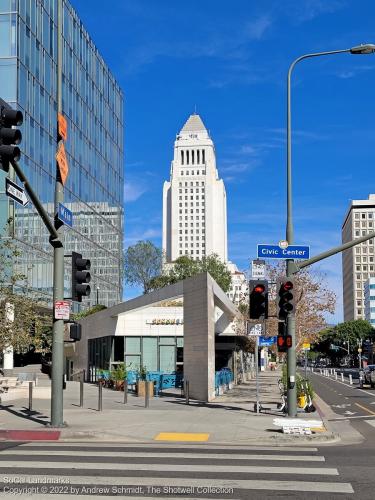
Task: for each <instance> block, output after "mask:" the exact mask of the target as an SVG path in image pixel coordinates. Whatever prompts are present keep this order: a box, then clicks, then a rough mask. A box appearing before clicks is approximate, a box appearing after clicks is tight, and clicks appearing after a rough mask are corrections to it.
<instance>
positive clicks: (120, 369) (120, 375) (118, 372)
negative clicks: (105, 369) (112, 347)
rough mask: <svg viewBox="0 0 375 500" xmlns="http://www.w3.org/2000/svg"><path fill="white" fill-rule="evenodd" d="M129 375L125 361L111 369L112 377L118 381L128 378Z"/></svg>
mask: <svg viewBox="0 0 375 500" xmlns="http://www.w3.org/2000/svg"><path fill="white" fill-rule="evenodd" d="M127 375H128V370H127V368H126V366H125V363H119V364H118V365H117V366H116V368H113V369H112V370H111V379H112V380H114V381H116V382H121V381H124V380H125V379H126V377H127Z"/></svg>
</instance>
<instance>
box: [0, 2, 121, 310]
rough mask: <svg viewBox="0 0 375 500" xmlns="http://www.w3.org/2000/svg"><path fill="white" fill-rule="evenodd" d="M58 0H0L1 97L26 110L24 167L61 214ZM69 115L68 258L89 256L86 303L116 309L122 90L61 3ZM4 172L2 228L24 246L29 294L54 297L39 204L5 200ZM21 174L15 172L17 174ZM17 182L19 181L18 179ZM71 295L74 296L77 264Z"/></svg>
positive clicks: (1, 182) (1, 175) (47, 201)
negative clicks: (56, 190)
mask: <svg viewBox="0 0 375 500" xmlns="http://www.w3.org/2000/svg"><path fill="white" fill-rule="evenodd" d="M56 63H57V0H0V97H2V98H3V99H4V100H5V101H7V102H9V103H10V104H11V105H12V106H14V107H17V108H19V109H21V110H22V112H23V114H24V123H23V125H22V126H21V127H20V129H21V131H22V134H23V140H22V144H21V150H22V158H21V162H20V163H21V166H22V168H23V169H24V171H25V173H26V175H27V177H28V178H29V180H30V183H31V185H32V186H33V188H34V190H35V191H36V193H37V194H38V196H39V197H40V199H41V200H42V202H43V203H44V205H45V208H46V209H47V210H48V213H49V214H50V216H51V217H53V216H54V206H53V200H54V185H55V172H56V163H55V154H56V133H57V131H56V128H57V100H56V79H57V78H56V77H57V67H56ZM62 83H63V113H64V115H65V117H66V119H67V122H68V139H67V141H66V143H65V146H66V151H67V159H68V163H69V176H68V179H67V182H66V185H65V203H64V204H65V205H66V206H67V207H68V208H69V209H70V210H72V211H73V227H72V228H67V227H66V228H65V229H64V240H65V245H64V246H65V254H69V253H71V251H72V250H75V251H78V252H80V253H82V254H83V256H84V257H87V258H90V259H91V275H92V280H91V296H90V298H89V299H86V300H84V303H83V304H84V305H87V306H91V305H94V304H96V302H97V300H98V301H99V303H101V304H104V305H107V306H110V305H113V304H116V303H118V302H119V301H120V300H121V298H122V278H121V265H122V245H123V184H124V174H123V129H124V125H123V94H122V91H121V89H120V87H119V85H118V83H117V82H116V80H115V78H114V77H113V75H112V74H111V72H110V71H109V69H108V67H107V65H106V64H105V62H104V61H103V58H102V57H101V55H100V53H99V52H98V50H97V48H96V47H95V45H94V43H93V41H92V39H91V38H90V36H89V34H88V33H87V31H86V30H85V28H84V27H83V25H82V22H81V20H80V19H79V17H78V16H77V13H76V12H75V11H74V9H73V7H72V6H71V5H70V3H69V2H68V1H66V0H63V82H62ZM5 175H6V174H4V172H1V173H0V191H1V194H0V227H1V228H3V227H5V225H6V221H7V220H8V219H9V218H11V224H10V226H9V232H10V236H12V237H13V238H15V240H16V241H17V245H18V246H19V247H20V248H21V249H22V256H21V266H22V270H23V272H24V273H25V274H27V275H28V277H29V285H30V289H29V290H30V293H33V294H35V295H36V296H37V297H39V298H42V299H43V301H44V302H46V303H49V304H50V303H51V300H52V276H53V275H52V249H51V246H50V244H49V242H48V233H47V231H46V229H45V228H44V225H43V224H42V222H41V219H40V217H39V216H38V215H37V213H36V211H35V210H34V208H33V207H32V206H30V205H29V206H28V207H26V208H23V207H21V206H20V205H18V204H16V203H15V202H13V201H11V200H10V199H9V198H7V197H6V196H5V193H4V191H5V180H4V177H5ZM9 176H10V177H12V176H13V177H14V173H12V172H10V173H9ZM15 180H16V179H15ZM65 268H66V277H65V285H66V286H65V288H66V290H65V294H66V296H70V260H69V258H67V259H66V266H65Z"/></svg>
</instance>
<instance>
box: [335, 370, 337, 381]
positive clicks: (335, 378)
mask: <svg viewBox="0 0 375 500" xmlns="http://www.w3.org/2000/svg"><path fill="white" fill-rule="evenodd" d="M335 380H337V372H335Z"/></svg>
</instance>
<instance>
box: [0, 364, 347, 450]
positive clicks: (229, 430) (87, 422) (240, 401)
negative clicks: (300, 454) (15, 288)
mask: <svg viewBox="0 0 375 500" xmlns="http://www.w3.org/2000/svg"><path fill="white" fill-rule="evenodd" d="M279 377H280V372H278V371H276V372H270V371H267V372H262V373H261V374H260V395H261V397H260V400H261V402H262V403H263V404H264V406H266V407H267V408H269V410H267V412H266V413H263V412H262V413H260V414H258V415H257V414H256V413H254V403H255V401H256V392H255V380H251V381H249V382H246V383H243V384H241V385H239V386H236V387H235V388H234V389H232V390H230V391H228V393H226V394H224V395H222V396H219V397H218V398H216V400H215V401H214V402H212V403H204V402H199V401H193V400H191V401H190V404H189V405H186V404H185V398H184V397H183V396H182V395H181V391H180V390H179V389H175V390H168V391H166V392H165V393H164V395H163V396H162V397H159V398H151V399H150V406H149V408H145V407H144V399H143V398H140V397H137V396H135V395H133V394H129V395H128V402H127V404H124V403H123V399H124V393H123V392H118V391H114V390H111V389H106V388H103V410H102V411H98V387H97V386H95V385H92V384H85V385H84V406H83V408H80V407H79V383H78V382H68V383H67V388H66V390H65V391H64V420H65V422H66V424H67V425H66V427H64V428H62V429H58V430H59V431H60V433H58V434H57V437H56V433H55V434H53V435H52V434H51V435H50V436H48V432H50V431H47V429H48V426H47V425H48V423H49V420H50V405H51V401H50V381H49V380H43V381H42V383H41V384H40V385H38V386H37V387H36V388H35V389H34V398H33V409H32V411H29V410H28V399H23V400H15V401H8V402H4V403H3V404H2V405H1V406H0V439H17V440H29V439H40V436H42V438H43V436H45V437H44V438H43V439H57V438H59V439H60V440H82V441H83V440H93V441H96V440H98V441H112V442H113V441H115V442H152V441H154V440H155V438H157V437H158V435H159V434H160V433H177V434H176V440H177V441H189V440H193V441H194V440H195V439H194V436H191V435H190V434H191V433H193V434H199V435H201V436H202V435H206V438H202V440H208V442H210V443H220V444H224V443H232V444H233V443H238V444H262V445H265V444H270V445H273V446H275V445H283V444H285V445H286V444H288V445H289V446H290V444H291V443H293V444H298V443H304V444H306V442H309V441H310V442H312V443H314V444H316V443H327V442H332V441H336V440H337V439H338V438H337V436H335V435H333V434H332V433H331V432H329V431H327V430H325V431H323V432H320V433H316V434H313V435H311V436H298V435H297V436H293V435H286V434H282V433H281V432H280V429H278V428H277V427H275V426H274V425H273V419H274V418H275V417H281V416H282V414H281V413H280V412H279V411H277V403H278V402H280V392H279V389H278V386H277V380H278V378H279ZM299 418H306V419H308V420H310V419H317V418H319V415H318V414H316V413H315V414H314V413H313V414H311V413H310V414H306V413H300V414H299ZM51 430H52V429H51ZM9 431H20V432H9ZM30 431H33V433H34V434H30ZM36 431H43V432H42V434H40V435H39V436H38V434H35V432H36ZM33 436H34V437H33ZM36 436H38V437H36ZM171 439H172V440H173V436H172V438H171Z"/></svg>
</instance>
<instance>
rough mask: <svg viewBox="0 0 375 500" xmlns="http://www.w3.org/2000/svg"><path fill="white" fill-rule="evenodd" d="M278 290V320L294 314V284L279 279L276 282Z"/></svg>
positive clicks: (284, 279)
mask: <svg viewBox="0 0 375 500" xmlns="http://www.w3.org/2000/svg"><path fill="white" fill-rule="evenodd" d="M278 290H279V319H286V318H287V316H288V314H290V313H292V312H294V307H295V301H294V295H295V291H294V283H293V281H292V280H290V279H288V280H287V279H286V278H281V279H279V280H278Z"/></svg>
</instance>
